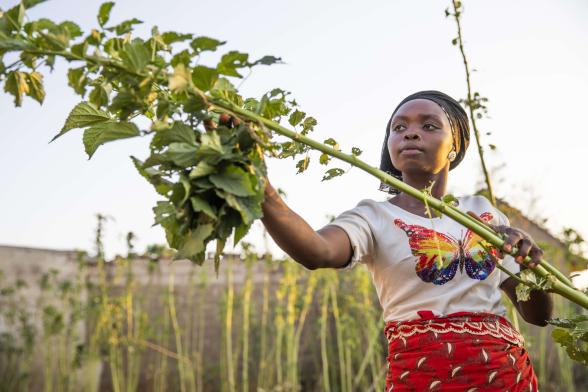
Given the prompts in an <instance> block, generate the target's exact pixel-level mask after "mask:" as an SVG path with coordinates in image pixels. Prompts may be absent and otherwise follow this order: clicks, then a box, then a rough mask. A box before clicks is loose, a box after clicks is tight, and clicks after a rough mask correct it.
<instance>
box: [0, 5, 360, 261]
mask: <svg viewBox="0 0 588 392" xmlns="http://www.w3.org/2000/svg"><path fill="white" fill-rule="evenodd" d="M41 2H42V1H39V0H37V1H25V2H22V3H20V4H19V5H17V6H15V7H13V8H10V9H9V10H7V11H3V12H2V13H1V14H0V82H3V83H4V91H5V92H7V93H9V94H11V95H12V96H13V98H14V104H15V105H16V106H21V105H22V103H23V99H24V97H26V96H29V97H31V98H33V99H34V100H36V101H38V102H39V103H40V104H42V103H43V100H44V98H45V91H44V87H43V73H42V72H43V70H47V69H49V70H53V68H54V66H55V63H56V58H62V59H65V60H66V61H67V63H68V70H67V80H68V85H69V86H70V87H71V88H72V89H73V91H74V92H75V93H76V94H78V95H79V96H80V97H81V99H82V101H81V102H80V103H79V104H77V105H76V106H75V107H74V108H73V109H72V110H71V112H70V114H69V116H68V117H67V119H66V121H65V124H64V125H63V127H62V128H61V130H59V132H57V133H56V135H55V136H54V137H53V139H52V140H51V141H53V140H55V139H57V138H59V137H62V136H63V135H65V134H66V133H68V132H70V131H72V130H75V129H81V130H83V138H82V139H83V144H84V148H85V151H86V153H87V154H88V157H89V158H92V157H93V156H94V154H96V152H97V150H98V149H99V148H100V147H101V146H102V145H103V144H105V143H108V142H111V141H115V140H121V139H128V138H136V137H149V138H151V141H150V149H149V155H148V156H147V157H146V158H144V159H140V158H139V157H131V158H132V161H133V164H134V166H135V167H136V169H137V171H138V172H139V173H140V174H141V176H143V177H144V178H145V179H146V180H147V181H148V182H149V183H151V184H152V185H153V187H154V188H155V190H156V192H157V193H158V194H159V195H161V196H162V197H163V198H164V200H161V201H159V202H157V205H156V206H155V207H154V208H153V212H154V216H155V223H154V224H155V225H161V226H162V227H163V228H164V229H165V233H166V238H167V241H168V244H169V246H170V247H172V248H174V249H177V250H178V252H177V258H188V259H190V260H192V261H194V262H197V263H202V262H203V261H204V259H205V256H206V255H205V251H206V245H207V244H208V243H209V242H210V241H213V240H216V243H217V251H216V258H215V259H216V263H217V265H218V262H219V260H220V259H219V257H220V254H221V252H222V250H223V249H224V247H225V244H226V242H227V240H229V238H230V237H231V236H232V237H233V242H234V244H235V245H236V244H237V243H238V242H239V240H240V239H241V238H243V236H244V235H245V234H246V233H247V232H248V230H249V228H250V226H251V224H252V223H253V221H254V220H256V219H258V218H260V217H261V216H262V210H261V204H262V202H263V194H264V184H265V182H264V177H265V175H266V168H265V163H264V154H271V155H273V156H277V157H279V158H286V157H293V158H296V156H298V155H304V158H303V159H302V160H300V161H299V162H298V163H297V165H296V166H297V168H298V172H303V171H304V170H306V169H307V168H308V164H309V162H310V157H309V151H310V148H309V147H308V146H307V145H305V144H303V143H299V142H297V141H295V140H289V141H281V140H275V138H274V136H273V134H272V133H271V131H268V130H267V129H266V128H265V127H263V126H262V125H261V124H257V123H255V122H251V121H240V122H239V124H238V125H236V126H226V125H218V126H217V124H218V123H219V121H218V120H219V114H220V113H221V112H222V110H220V109H218V108H215V107H214V106H213V105H211V103H210V102H209V100H213V99H216V100H220V101H224V102H227V103H229V104H231V105H235V106H236V107H240V108H244V109H246V110H250V111H252V112H254V113H256V114H257V115H259V116H261V117H262V118H264V119H269V120H272V121H276V122H280V121H282V120H284V121H287V122H288V123H289V124H290V125H291V126H292V127H295V129H297V130H298V132H300V134H301V135H306V134H308V133H309V132H311V131H312V130H313V129H314V127H315V126H316V125H317V121H316V119H314V118H313V117H311V116H307V114H306V113H305V112H303V111H302V110H300V109H299V108H298V104H297V102H296V101H295V100H294V99H291V98H290V96H289V95H290V93H289V92H287V91H284V90H282V89H279V88H276V89H273V90H271V91H269V92H268V93H266V94H264V95H263V96H262V97H261V98H259V99H256V98H244V97H242V96H241V95H240V94H239V92H238V89H237V88H236V87H235V85H234V84H233V82H234V81H235V80H238V79H242V78H243V75H244V73H246V72H251V69H252V68H253V67H255V66H258V65H272V64H277V63H280V62H281V59H280V58H278V57H275V56H264V57H262V58H260V59H257V60H252V59H250V57H249V55H248V54H247V53H242V52H239V51H235V50H231V51H228V52H226V53H224V54H222V55H221V56H220V60H218V61H217V62H216V64H207V63H206V58H205V57H206V55H207V54H208V53H210V52H215V51H218V50H220V49H221V48H222V46H223V45H224V44H225V42H224V41H220V40H217V39H214V38H211V37H207V36H196V35H193V34H184V33H178V32H174V31H167V32H160V31H159V29H158V28H157V27H154V28H153V29H152V30H151V35H150V37H148V38H146V39H144V38H141V37H136V36H135V35H134V28H135V26H136V25H138V24H141V23H142V21H140V20H138V19H136V18H132V19H129V20H125V21H122V22H120V23H117V24H114V23H112V22H111V12H112V10H113V7H114V3H113V2H106V3H104V4H102V5H101V6H100V8H99V10H98V15H97V22H98V26H97V27H96V28H94V29H91V30H90V31H89V32H84V31H82V29H81V28H80V27H79V26H78V25H77V24H76V23H74V22H71V21H64V22H61V23H58V22H55V21H52V20H50V19H47V18H42V19H38V20H29V19H28V18H27V15H26V10H27V8H30V7H32V6H34V5H37V4H38V3H41ZM6 63H8V64H9V65H5V64H6ZM236 117H237V116H236ZM245 120H246V119H245ZM326 143H327V144H329V145H332V146H338V144H337V142H336V141H334V139H329V140H327V141H326ZM353 153H354V154H356V155H359V154H360V153H361V150H359V149H358V148H356V147H354V150H353ZM321 163H323V164H326V163H328V160H327V162H325V161H324V159H323V158H321ZM341 174H343V170H342V169H338V168H335V169H329V170H328V171H327V173H326V175H325V178H324V179H325V180H327V179H331V178H334V177H336V176H339V175H341Z"/></svg>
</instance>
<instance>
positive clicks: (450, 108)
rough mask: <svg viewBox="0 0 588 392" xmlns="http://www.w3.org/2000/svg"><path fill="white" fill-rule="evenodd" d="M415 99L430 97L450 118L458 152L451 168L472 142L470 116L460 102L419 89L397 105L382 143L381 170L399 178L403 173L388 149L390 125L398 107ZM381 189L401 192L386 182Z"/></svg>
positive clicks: (436, 92)
mask: <svg viewBox="0 0 588 392" xmlns="http://www.w3.org/2000/svg"><path fill="white" fill-rule="evenodd" d="M413 99H428V100H429V101H433V102H435V103H436V104H437V105H439V106H440V107H441V109H443V111H444V112H445V114H446V115H447V119H448V120H449V125H450V127H451V133H452V134H453V145H454V146H455V152H456V153H457V156H456V157H455V159H454V160H453V161H452V162H451V163H450V164H449V170H452V169H453V168H454V167H456V166H457V165H458V164H459V163H460V162H461V161H462V159H463V158H464V156H465V152H466V150H467V148H468V146H469V144H470V126H469V122H468V116H467V114H466V112H465V110H463V108H462V107H461V105H460V104H459V102H457V101H456V100H455V99H453V98H451V97H450V96H449V95H447V94H444V93H442V92H440V91H434V90H428V91H419V92H418V93H414V94H412V95H409V96H408V97H406V98H404V99H403V100H402V102H400V103H399V104H398V106H396V109H394V112H393V113H392V115H391V116H390V120H389V121H388V125H387V126H386V136H385V137H384V144H383V145H382V158H381V161H380V170H383V171H385V172H387V173H388V174H391V175H392V176H394V177H396V178H398V179H399V180H402V173H401V172H400V171H399V170H398V169H396V168H395V167H394V165H392V160H391V159H390V152H389V151H388V136H389V135H390V125H391V123H392V118H393V117H394V114H396V111H398V108H400V107H401V106H402V105H404V104H405V103H406V102H408V101H412V100H413ZM380 190H382V191H385V192H388V193H391V194H398V193H400V191H399V190H398V189H396V188H393V187H391V186H389V185H387V184H384V183H381V184H380Z"/></svg>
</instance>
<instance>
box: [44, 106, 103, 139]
mask: <svg viewBox="0 0 588 392" xmlns="http://www.w3.org/2000/svg"><path fill="white" fill-rule="evenodd" d="M106 121H110V117H109V116H108V113H106V112H104V111H102V110H99V109H96V108H95V107H94V106H92V105H91V104H89V103H88V102H80V103H78V104H77V105H76V106H75V107H74V108H73V109H72V111H71V112H70V113H69V116H67V120H65V125H64V126H63V128H61V132H59V133H58V134H57V135H56V136H55V137H54V138H53V139H51V141H53V140H55V139H57V138H58V137H60V136H61V135H63V134H64V133H66V132H67V131H69V130H71V129H75V128H84V127H87V126H88V125H94V124H99V123H103V122H106Z"/></svg>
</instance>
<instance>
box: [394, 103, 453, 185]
mask: <svg viewBox="0 0 588 392" xmlns="http://www.w3.org/2000/svg"><path fill="white" fill-rule="evenodd" d="M452 147H453V136H452V133H451V127H450V125H449V120H448V119H447V115H446V114H445V112H444V111H443V109H441V107H439V105H438V104H436V103H435V102H433V101H429V100H428V99H413V100H411V101H408V102H406V103H405V104H404V105H402V106H401V107H400V108H398V110H397V111H396V113H395V114H394V117H393V118H392V122H391V123H390V136H389V137H388V152H389V153H390V159H391V160H392V164H393V165H394V167H396V168H397V169H398V170H399V171H401V172H415V173H419V172H424V173H430V174H437V173H439V172H440V171H441V170H443V169H444V168H445V166H449V164H450V161H449V159H448V158H447V155H448V154H449V152H450V151H451V150H452Z"/></svg>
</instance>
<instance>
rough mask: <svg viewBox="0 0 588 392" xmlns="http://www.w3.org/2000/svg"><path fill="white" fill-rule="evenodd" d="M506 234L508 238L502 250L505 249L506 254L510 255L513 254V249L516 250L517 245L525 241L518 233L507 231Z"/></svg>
mask: <svg viewBox="0 0 588 392" xmlns="http://www.w3.org/2000/svg"><path fill="white" fill-rule="evenodd" d="M505 234H506V235H507V237H506V239H505V240H504V245H503V246H502V249H504V251H505V252H507V253H510V252H512V248H514V247H515V245H516V244H517V243H518V242H519V241H520V240H522V239H523V235H522V234H521V233H519V232H518V231H515V230H512V229H508V230H506V231H505Z"/></svg>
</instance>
